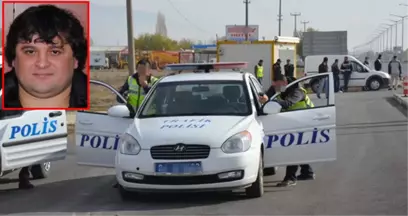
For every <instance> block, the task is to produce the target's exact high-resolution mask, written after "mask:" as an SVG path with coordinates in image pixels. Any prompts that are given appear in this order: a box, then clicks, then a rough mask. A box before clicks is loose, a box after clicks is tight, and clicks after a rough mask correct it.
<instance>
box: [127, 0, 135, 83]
mask: <svg viewBox="0 0 408 216" xmlns="http://www.w3.org/2000/svg"><path fill="white" fill-rule="evenodd" d="M126 18H127V37H128V68H129V75H130V76H132V75H133V74H134V73H135V72H136V70H135V69H136V68H135V40H134V38H133V17H132V0H126Z"/></svg>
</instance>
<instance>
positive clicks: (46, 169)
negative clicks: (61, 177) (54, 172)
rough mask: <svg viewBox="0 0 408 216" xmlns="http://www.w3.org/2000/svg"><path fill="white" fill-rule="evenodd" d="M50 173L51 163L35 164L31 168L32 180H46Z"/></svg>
mask: <svg viewBox="0 0 408 216" xmlns="http://www.w3.org/2000/svg"><path fill="white" fill-rule="evenodd" d="M50 171H51V162H45V163H42V164H37V165H34V166H32V167H31V175H33V179H44V178H47V177H48V175H49V174H50Z"/></svg>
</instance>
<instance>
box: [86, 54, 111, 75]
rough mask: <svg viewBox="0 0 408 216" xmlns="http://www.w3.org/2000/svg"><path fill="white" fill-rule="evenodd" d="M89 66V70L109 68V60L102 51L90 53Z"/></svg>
mask: <svg viewBox="0 0 408 216" xmlns="http://www.w3.org/2000/svg"><path fill="white" fill-rule="evenodd" d="M89 66H90V67H91V69H99V70H100V69H106V68H109V60H108V58H107V57H106V54H105V52H103V51H91V56H90V62H89Z"/></svg>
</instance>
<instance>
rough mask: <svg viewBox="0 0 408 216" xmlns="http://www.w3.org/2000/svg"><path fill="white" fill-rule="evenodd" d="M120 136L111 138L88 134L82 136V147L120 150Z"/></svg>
mask: <svg viewBox="0 0 408 216" xmlns="http://www.w3.org/2000/svg"><path fill="white" fill-rule="evenodd" d="M119 140H120V136H119V135H116V136H114V137H111V136H92V135H87V134H81V144H80V146H81V147H84V146H85V145H87V146H90V147H91V148H101V149H108V150H116V149H118V145H119Z"/></svg>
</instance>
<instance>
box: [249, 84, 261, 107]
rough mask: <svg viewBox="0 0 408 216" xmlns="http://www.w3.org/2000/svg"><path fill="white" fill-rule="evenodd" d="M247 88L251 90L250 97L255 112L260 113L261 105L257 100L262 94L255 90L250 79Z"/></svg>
mask: <svg viewBox="0 0 408 216" xmlns="http://www.w3.org/2000/svg"><path fill="white" fill-rule="evenodd" d="M257 82H258V81H257ZM249 86H250V88H251V93H252V96H253V97H254V104H255V108H256V110H258V111H260V110H261V107H262V104H261V103H260V102H259V100H258V94H259V93H262V91H259V90H257V88H256V87H255V84H254V83H253V82H252V79H249Z"/></svg>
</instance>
